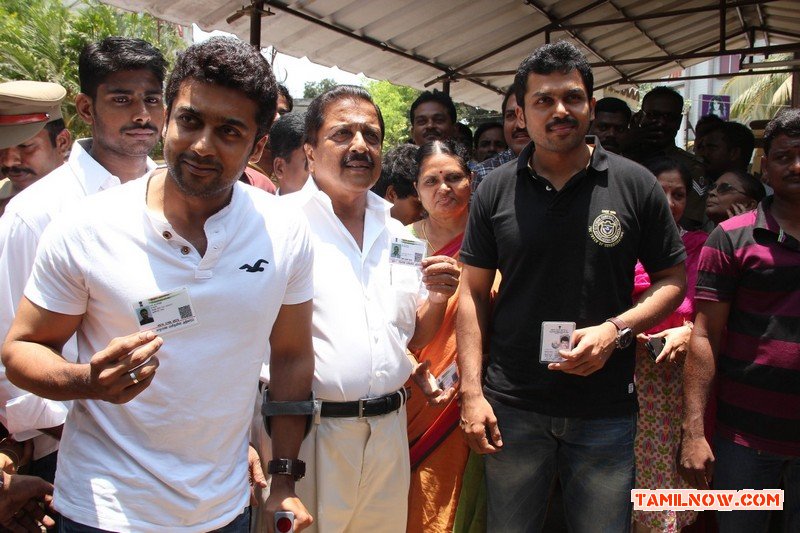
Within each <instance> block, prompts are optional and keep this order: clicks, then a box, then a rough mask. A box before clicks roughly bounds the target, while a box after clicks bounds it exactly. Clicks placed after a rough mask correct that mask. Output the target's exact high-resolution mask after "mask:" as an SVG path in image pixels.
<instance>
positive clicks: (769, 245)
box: [695, 197, 800, 457]
mask: <svg viewBox="0 0 800 533" xmlns="http://www.w3.org/2000/svg"><path fill="white" fill-rule="evenodd" d="M771 205H772V197H768V198H766V199H765V200H764V201H763V202H761V203H760V204H759V206H758V209H757V210H756V211H751V212H749V213H745V214H743V215H739V216H737V217H733V218H731V219H729V220H726V221H725V222H723V223H722V224H720V225H719V227H717V228H716V229H715V230H714V231H713V232H712V233H711V235H710V236H709V238H708V241H706V244H705V247H704V248H703V250H702V252H701V255H700V265H699V269H698V276H697V292H696V294H695V299H697V300H710V301H714V302H729V303H730V304H731V309H730V315H729V317H728V328H727V337H726V338H724V339H723V342H722V343H721V344H722V345H721V347H720V353H719V357H718V359H717V380H718V393H717V394H718V408H717V431H718V432H719V434H720V435H721V436H723V437H726V438H728V439H731V440H733V441H734V442H736V443H737V444H741V445H743V446H747V447H749V448H754V449H757V450H762V451H765V452H769V453H775V454H779V455H789V456H796V457H798V456H800V242H798V240H797V239H795V238H794V237H792V236H790V235H787V234H786V233H784V232H783V230H781V228H780V225H779V224H778V222H777V221H776V220H775V218H774V217H773V216H772V214H771V213H770V206H771Z"/></svg>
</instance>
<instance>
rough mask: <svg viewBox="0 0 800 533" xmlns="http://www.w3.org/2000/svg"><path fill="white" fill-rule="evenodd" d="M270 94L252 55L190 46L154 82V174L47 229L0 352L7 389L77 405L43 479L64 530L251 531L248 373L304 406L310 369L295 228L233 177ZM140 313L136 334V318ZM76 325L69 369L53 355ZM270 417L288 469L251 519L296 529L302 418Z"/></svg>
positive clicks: (229, 44) (305, 243) (250, 147)
mask: <svg viewBox="0 0 800 533" xmlns="http://www.w3.org/2000/svg"><path fill="white" fill-rule="evenodd" d="M276 100H277V87H276V84H275V80H274V77H273V75H272V72H271V69H270V67H269V64H268V63H267V62H266V61H265V59H264V58H263V57H262V56H261V55H260V54H259V53H258V51H257V50H256V49H254V48H252V47H250V46H249V45H247V44H245V43H242V42H241V41H238V40H236V39H224V38H213V39H210V40H208V41H206V42H204V43H202V44H199V45H195V46H192V47H190V48H189V49H188V50H187V51H186V52H184V53H183V54H182V55H181V56H180V58H179V59H178V61H177V64H176V66H175V70H174V71H173V73H172V75H171V76H170V80H169V82H168V84H167V91H166V102H167V112H168V119H167V125H166V126H165V130H164V156H165V159H166V162H167V167H168V168H167V170H162V171H157V172H155V173H154V174H153V175H152V177H149V178H144V179H140V180H135V181H133V182H131V183H128V184H126V185H123V186H121V187H117V188H114V189H112V190H109V191H105V192H103V193H100V194H97V195H95V196H92V197H90V198H88V199H87V200H86V201H85V202H83V203H82V204H81V205H80V208H79V209H76V210H74V211H72V212H70V213H67V214H65V215H64V216H63V217H62V218H60V219H56V220H55V221H54V222H53V223H52V224H51V225H50V226H49V227H48V228H47V230H46V231H45V234H44V236H43V238H42V242H41V246H40V247H39V252H38V255H37V259H36V262H35V264H34V268H33V273H32V276H31V280H30V282H29V284H28V286H27V287H26V289H25V297H24V298H23V300H22V303H21V305H20V309H19V312H18V314H17V317H16V319H15V321H14V324H13V325H12V327H11V331H10V333H9V336H8V339H7V342H6V344H5V345H4V349H3V359H4V363H5V365H6V369H7V374H8V377H9V379H11V380H12V381H13V382H14V383H15V384H17V385H18V386H20V387H22V388H25V389H28V390H30V391H32V392H34V393H36V394H38V395H40V396H43V397H47V398H52V399H59V400H75V402H74V404H73V408H72V410H71V411H70V413H69V415H68V418H67V422H66V424H65V429H64V434H63V437H62V444H61V453H60V456H59V464H58V473H57V476H56V483H55V485H56V489H55V506H56V509H57V510H58V511H59V512H60V513H61V514H62V516H63V517H64V519H65V520H64V522H63V523H62V531H78V530H80V531H85V530H86V526H88V527H89V528H96V529H100V530H112V531H166V530H169V531H198V532H201V531H202V532H205V531H214V530H219V529H221V528H224V531H226V532H228V531H236V532H238V531H242V532H245V531H247V530H248V528H249V508H248V502H249V500H250V490H249V488H248V476H250V477H251V478H254V479H255V480H256V481H257V482H259V484H262V485H263V483H264V481H263V474H262V473H261V470H260V467H259V466H258V460H257V457H255V456H254V451H253V450H252V449H249V448H248V439H247V437H248V430H249V426H250V421H251V417H252V405H253V401H254V394H255V392H254V391H255V389H256V383H257V380H258V375H259V369H260V367H261V364H262V362H264V361H269V363H270V372H271V383H270V397H271V399H273V400H276V401H299V400H306V399H308V397H309V395H310V390H311V379H312V375H313V367H314V359H313V352H312V347H311V310H312V308H311V298H312V296H313V286H312V276H311V273H312V251H311V245H310V241H309V238H308V230H307V226H306V223H305V221H304V220H303V219H302V218H301V217H300V216H299V214H297V213H293V212H292V211H291V210H289V209H287V208H285V207H283V206H282V204H279V202H278V200H277V199H276V198H274V197H271V196H270V195H267V194H265V193H263V192H261V191H258V190H256V189H254V188H252V187H250V186H247V185H244V184H241V183H240V182H239V180H238V178H239V176H241V173H242V171H243V169H244V167H245V165H246V164H247V162H248V161H255V160H257V159H258V158H259V156H260V154H261V150H262V148H263V146H264V142H265V139H264V134H265V133H266V131H267V130H268V128H269V125H270V123H271V122H272V120H273V117H274V115H275V106H276ZM143 308H148V309H149V314H150V315H151V317H152V318H153V322H152V323H147V324H140V321H141V316H140V315H139V310H141V309H143ZM75 332H77V335H78V339H79V342H78V346H79V353H78V361H77V363H70V362H67V361H66V360H64V359H63V358H62V357H61V355H60V349H61V347H62V346H63V343H64V342H65V341H66V340H67V339H68V338H69V337H70V336H71V335H72V334H73V333H75ZM271 424H272V430H273V436H274V440H273V447H272V453H273V457H274V458H276V459H286V460H288V463H289V464H290V468H289V469H288V471H286V472H283V473H286V474H287V475H276V476H273V481H272V488H271V494H270V498H269V499H268V500H267V508H268V509H269V510H270V512H274V511H276V510H288V511H292V512H294V514H295V517H296V522H295V530H300V529H302V528H303V527H305V526H306V525H308V524H309V523H310V521H311V517H310V516H309V514H308V512H307V511H306V509H305V507H304V506H303V504H302V503H301V502H300V500H299V499H298V498H297V497H296V495H295V492H294V483H295V480H296V478H297V477H298V475H299V472H298V470H299V465H298V464H297V461H295V460H296V457H297V451H298V448H299V446H300V442H301V440H302V438H303V432H304V428H305V424H306V421H305V420H304V419H303V418H302V417H297V416H279V417H274V418H273V419H272V421H271ZM248 461H249V463H250V468H249V469H248ZM248 470H249V471H248ZM67 488H68V489H69V490H66V489H67Z"/></svg>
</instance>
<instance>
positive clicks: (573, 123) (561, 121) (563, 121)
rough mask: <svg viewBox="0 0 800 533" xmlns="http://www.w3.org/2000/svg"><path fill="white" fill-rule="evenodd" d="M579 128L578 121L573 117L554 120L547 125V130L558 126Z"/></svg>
mask: <svg viewBox="0 0 800 533" xmlns="http://www.w3.org/2000/svg"><path fill="white" fill-rule="evenodd" d="M565 125H566V126H577V125H578V121H577V120H576V119H574V118H572V117H564V118H554V119H553V120H551V121H550V122H548V123H547V126H546V128H547V130H548V131H549V130H551V129H553V128H555V127H556V126H565Z"/></svg>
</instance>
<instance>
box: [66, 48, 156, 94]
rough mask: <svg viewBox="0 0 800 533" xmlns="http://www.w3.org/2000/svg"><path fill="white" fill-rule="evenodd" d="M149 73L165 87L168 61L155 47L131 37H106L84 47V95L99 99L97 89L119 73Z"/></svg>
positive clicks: (80, 63)
mask: <svg viewBox="0 0 800 533" xmlns="http://www.w3.org/2000/svg"><path fill="white" fill-rule="evenodd" d="M130 70H149V71H150V72H152V73H153V75H154V76H155V77H156V79H157V80H158V83H159V84H160V85H163V84H164V76H165V75H166V71H167V60H166V59H164V55H163V54H162V53H161V52H160V51H159V50H158V48H156V47H155V46H153V45H152V44H150V43H148V42H147V41H144V40H142V39H131V38H129V37H106V38H105V39H103V40H102V41H97V42H93V43H89V44H87V45H86V46H84V47H83V50H81V54H80V56H79V57H78V78H79V79H80V85H81V92H82V93H83V94H86V95H88V96H90V97H91V98H96V97H97V87H98V86H99V85H100V84H101V83H103V82H104V81H105V80H106V78H107V77H108V76H110V75H111V74H114V73H116V72H125V71H130Z"/></svg>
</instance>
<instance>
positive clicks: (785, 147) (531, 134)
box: [0, 37, 800, 533]
mask: <svg viewBox="0 0 800 533" xmlns="http://www.w3.org/2000/svg"><path fill="white" fill-rule="evenodd" d="M78 67H79V68H78V70H79V76H80V94H79V95H78V96H77V97H76V99H75V109H76V111H77V114H78V116H79V117H80V119H81V120H83V121H85V122H86V123H87V124H88V125H89V126H90V128H91V131H92V136H91V138H87V139H77V140H75V141H74V142H73V141H72V138H71V134H70V132H69V131H68V130H67V128H66V126H65V123H64V120H63V118H62V116H61V105H62V103H63V100H64V98H65V94H66V92H65V91H64V89H63V88H62V87H60V86H59V85H57V84H54V83H48V82H35V81H14V82H6V83H2V84H0V119H2V120H0V172H1V173H2V175H3V177H4V178H6V179H5V180H4V182H3V184H2V188H1V189H0V190H2V193H3V195H4V196H3V200H2V202H3V203H2V206H1V208H2V209H3V210H4V212H3V213H2V216H1V217H0V284H1V285H2V294H1V295H0V334H2V335H3V337H4V338H5V342H4V344H3V346H2V364H3V365H2V372H0V422H2V424H3V427H4V429H5V430H6V433H7V436H6V438H5V439H4V440H3V441H2V443H1V444H0V468H2V478H0V524H2V525H3V526H4V527H6V528H9V529H11V530H12V531H39V530H40V529H41V528H52V527H57V528H58V530H59V531H61V532H65V533H71V532H97V531H120V532H122V531H133V532H138V531H187V532H190V531H197V532H208V531H218V532H223V533H234V532H236V533H238V532H248V531H274V530H275V528H276V525H275V521H276V517H280V516H283V515H281V514H280V513H286V512H289V513H291V516H292V519H293V527H294V530H295V531H301V530H306V531H320V532H322V533H325V532H344V531H392V532H395V531H409V532H415V533H416V532H446V531H447V532H449V531H457V532H476V531H490V530H491V531H502V532H515V531H520V532H523V531H539V530H542V527H543V524H545V521H548V523H549V522H550V521H552V520H554V517H555V520H556V521H558V520H561V521H562V522H563V525H564V527H566V528H567V529H568V530H569V531H575V532H594V531H604V532H605V531H608V532H617V531H630V530H635V531H638V532H645V531H663V532H673V531H678V530H680V529H682V528H685V527H687V526H689V525H690V524H692V523H693V522H694V521H695V520H696V519H697V513H696V512H695V511H686V510H680V509H672V510H663V511H647V510H636V511H633V504H632V497H631V490H632V489H634V488H641V489H683V488H695V489H708V488H714V489H736V490H741V489H778V488H781V489H783V490H784V491H785V498H784V510H783V514H782V516H781V517H780V519H781V520H783V524H782V527H783V528H784V530H785V531H797V530H800V389H798V387H797V384H798V383H800V379H799V378H800V337H798V334H799V332H800V319H798V316H800V313H798V309H797V299H798V296H800V244H798V243H799V242H800V110H797V109H787V110H783V111H781V112H780V113H778V115H776V116H775V117H774V118H773V119H772V120H771V121H770V123H769V125H768V126H767V128H766V130H765V132H764V142H763V153H764V155H763V157H762V158H761V161H760V162H759V163H760V165H757V167H759V168H760V171H761V175H760V178H756V177H754V175H753V174H752V173H751V171H752V168H753V167H752V159H753V153H754V149H755V145H756V141H755V137H754V135H753V133H752V131H750V130H749V128H747V127H746V126H743V125H741V124H738V123H736V122H731V121H725V120H722V119H721V118H719V117H715V116H714V115H709V116H708V117H704V118H703V119H702V120H701V121H699V122H698V124H697V125H696V127H695V132H696V137H695V143H694V153H690V152H687V151H685V150H683V149H682V148H679V147H678V146H676V145H675V137H676V134H677V132H678V128H679V127H680V124H681V120H682V116H683V107H684V101H683V98H682V97H681V96H680V94H678V93H677V92H675V91H674V90H672V89H670V88H668V87H656V88H654V89H653V90H651V91H650V92H648V93H647V94H646V95H644V98H643V100H642V105H641V109H639V110H636V111H634V110H632V109H631V108H630V107H629V106H628V105H627V104H626V103H625V102H624V101H622V100H619V99H616V98H611V97H607V98H602V99H599V100H597V101H596V100H595V98H594V96H593V84H594V82H593V75H592V70H591V67H590V65H589V63H588V62H587V60H586V58H585V57H584V56H583V55H582V54H581V53H580V52H579V51H578V50H577V49H576V48H575V47H573V46H572V45H570V44H568V43H566V42H559V43H555V44H548V45H545V46H543V47H540V48H538V49H536V50H534V51H533V52H532V53H531V54H530V55H529V56H528V57H527V58H525V60H524V61H523V62H522V63H521V64H520V66H519V69H518V71H517V73H516V76H515V78H514V80H513V83H512V84H511V85H510V87H509V89H508V90H507V91H506V93H505V94H504V96H503V98H502V102H501V106H500V109H501V110H502V121H500V122H486V123H484V124H482V125H481V126H480V127H478V128H477V130H476V131H475V132H474V133H473V132H472V131H471V130H470V129H469V128H468V127H466V126H465V125H464V124H462V123H461V122H459V121H458V117H457V110H456V106H455V105H454V103H453V101H452V100H451V99H450V97H449V96H448V95H447V94H445V93H442V92H439V91H432V92H431V91H426V92H424V93H422V94H421V95H420V96H419V98H417V100H416V101H415V102H414V103H413V104H412V105H411V107H410V109H409V121H410V127H411V129H410V138H409V142H408V143H407V144H402V145H399V146H397V147H394V148H392V149H391V150H388V151H387V152H386V153H385V154H384V153H382V151H383V140H384V122H383V118H382V115H381V111H380V108H379V107H378V106H377V105H376V104H375V103H374V102H373V100H372V98H371V97H370V95H369V93H368V92H366V91H365V90H364V89H362V88H360V87H355V86H349V85H341V86H336V87H334V88H332V89H330V90H327V91H326V92H324V93H323V94H321V95H320V96H318V97H317V98H315V99H314V100H313V101H312V102H311V104H310V106H309V107H308V109H307V111H306V112H305V113H304V114H301V113H296V112H293V111H292V109H293V101H292V98H291V96H290V95H289V93H288V91H287V90H286V89H285V87H283V86H281V85H280V84H278V83H277V82H276V80H275V78H274V76H273V73H272V71H271V68H270V65H269V63H268V62H267V60H266V59H265V58H264V57H263V56H262V55H261V54H260V53H259V52H258V50H257V49H255V48H253V47H251V46H250V45H247V44H245V43H243V42H241V41H239V40H236V39H233V38H222V37H214V38H211V39H209V40H207V41H205V42H203V43H200V44H195V45H192V46H190V47H189V48H188V49H186V50H185V51H184V52H183V53H181V54H179V56H178V58H177V60H176V62H175V64H174V65H173V67H172V71H171V72H170V73H167V63H166V61H165V60H164V57H163V56H162V54H161V52H160V51H159V50H157V49H156V48H155V47H153V46H152V45H151V44H149V43H147V42H145V41H142V40H139V39H131V38H121V37H109V38H105V39H103V40H100V41H98V42H93V43H89V44H87V45H86V47H85V48H84V50H83V52H82V53H81V55H80V59H79V65H78ZM465 129H466V131H465ZM159 140H162V141H163V159H164V162H163V164H158V163H156V162H155V161H153V160H152V159H151V158H150V155H151V154H152V152H153V149H154V148H155V147H156V144H157V143H158V142H159ZM770 519H771V515H770V513H768V512H765V511H753V510H748V511H729V512H719V513H717V518H716V522H717V523H718V524H719V531H722V532H723V533H727V532H739V531H741V532H753V531H766V528H767V525H768V523H769V521H770ZM772 520H773V522H774V521H775V518H774V517H772ZM280 530H281V531H285V529H280Z"/></svg>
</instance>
